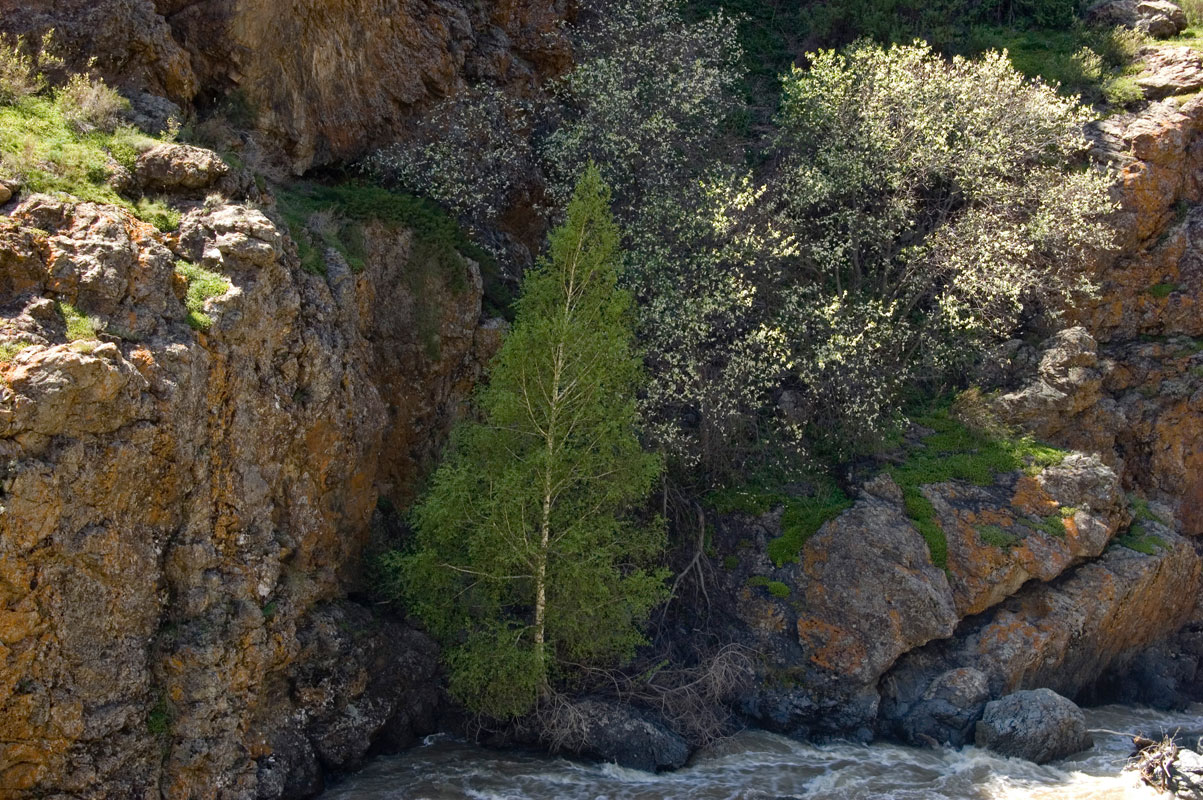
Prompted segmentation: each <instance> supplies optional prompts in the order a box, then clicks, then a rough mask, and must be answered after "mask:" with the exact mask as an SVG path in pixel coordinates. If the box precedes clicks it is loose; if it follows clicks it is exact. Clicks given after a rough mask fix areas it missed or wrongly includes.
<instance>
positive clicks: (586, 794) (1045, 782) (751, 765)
mask: <svg viewBox="0 0 1203 800" xmlns="http://www.w3.org/2000/svg"><path fill="white" fill-rule="evenodd" d="M1086 723H1087V727H1089V728H1092V729H1108V730H1113V731H1125V732H1133V733H1135V732H1140V733H1143V734H1145V735H1146V736H1158V737H1159V736H1160V735H1161V734H1162V733H1171V734H1172V733H1175V732H1181V734H1182V736H1183V737H1184V738H1186V737H1189V743H1190V744H1191V745H1192V746H1193V744H1194V742H1195V739H1196V738H1197V737H1198V736H1199V735H1200V734H1203V705H1196V706H1192V707H1191V708H1189V709H1187V710H1186V711H1185V712H1182V713H1164V712H1157V711H1150V710H1144V709H1137V708H1128V707H1124V706H1105V707H1102V708H1096V709H1090V710H1087V712H1086ZM1094 739H1095V746H1094V748H1093V749H1092V750H1090V751H1087V752H1085V753H1081V754H1079V755H1077V756H1074V757H1072V758H1069V759H1067V760H1065V761H1061V762H1057V763H1054V764H1049V765H1046V766H1036V765H1035V764H1031V763H1029V762H1026V761H1020V760H1017V759H1009V758H1002V757H999V756H997V755H994V754H992V753H990V752H987V751H985V750H981V749H978V748H975V747H966V748H964V749H961V750H919V749H915V748H910V747H902V746H898V745H893V744H885V743H878V744H871V745H853V744H830V745H811V744H803V743H800V742H795V741H792V740H790V739H786V738H783V737H781V736H775V735H773V734H771V733H765V732H762V731H746V732H744V733H741V734H738V735H736V736H734V737H732V738H730V739H727V740H725V741H723V742H721V743H719V744H718V745H716V746H714V747H712V748H710V749H708V750H705V751H703V752H701V753H699V754H698V755H697V756H695V757H694V759H693V761H692V762H691V763H690V765H689V766H687V767H686V768H685V769H682V770H680V771H678V772H673V773H665V774H660V775H651V774H647V773H642V772H636V771H633V770H627V769H623V768H621V767H617V766H614V765H612V764H592V763H584V762H578V761H573V760H569V759H566V758H557V757H553V756H546V755H535V754H529V753H522V752H517V751H494V750H486V749H484V748H481V747H477V746H474V745H470V744H466V743H464V742H460V741H456V740H455V739H452V738H450V737H446V736H433V737H430V738H428V739H427V740H426V742H425V744H424V745H423V746H421V747H418V748H415V749H413V750H410V751H408V752H406V753H403V754H401V755H399V756H393V757H389V758H382V759H380V760H378V761H376V762H374V763H372V764H371V765H369V767H368V768H367V769H365V770H364V771H362V772H360V773H358V774H356V775H354V776H351V777H350V778H348V779H346V780H345V781H344V782H342V783H341V784H338V785H336V786H334V787H333V788H332V789H331V790H330V791H328V792H327V793H326V794H325V795H323V796H322V800H459V799H460V798H471V799H472V800H778V798H782V799H784V798H808V799H809V798H815V800H1086V798H1089V799H1090V800H1138V798H1139V799H1140V800H1145V799H1147V800H1154V798H1164V797H1165V796H1164V795H1159V794H1157V793H1156V792H1155V791H1154V790H1152V789H1150V788H1148V787H1145V786H1142V785H1141V784H1140V781H1139V779H1138V778H1137V777H1136V775H1135V773H1133V772H1131V771H1125V770H1124V766H1125V764H1126V762H1127V758H1128V754H1129V752H1130V749H1131V747H1130V744H1131V743H1130V741H1129V740H1128V739H1126V738H1124V737H1121V736H1117V735H1113V734H1107V733H1095V734H1094Z"/></svg>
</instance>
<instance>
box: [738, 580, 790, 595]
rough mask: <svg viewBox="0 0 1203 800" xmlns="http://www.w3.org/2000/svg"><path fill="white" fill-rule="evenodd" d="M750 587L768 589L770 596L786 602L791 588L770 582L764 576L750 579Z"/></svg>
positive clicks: (778, 582)
mask: <svg viewBox="0 0 1203 800" xmlns="http://www.w3.org/2000/svg"><path fill="white" fill-rule="evenodd" d="M748 586H751V587H758V588H763V589H766V590H768V593H769V594H771V595H772V596H773V597H776V598H777V599H778V600H784V599H785V598H787V597H789V595H790V591H789V587H788V586H786V585H785V584H784V583H782V582H781V581H774V580H770V579H768V578H766V577H765V576H763V575H754V576H752V577H751V578H748Z"/></svg>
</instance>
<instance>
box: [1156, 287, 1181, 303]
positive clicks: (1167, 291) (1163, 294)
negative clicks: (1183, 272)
mask: <svg viewBox="0 0 1203 800" xmlns="http://www.w3.org/2000/svg"><path fill="white" fill-rule="evenodd" d="M1179 288H1181V287H1179V286H1178V284H1176V283H1158V284H1156V285H1154V286H1150V287H1149V288H1148V292H1149V294H1151V295H1153V296H1154V297H1156V298H1157V299H1159V300H1164V299H1165V298H1167V297H1169V296H1170V295H1171V294H1173V293H1174V292H1176V291H1178V289H1179Z"/></svg>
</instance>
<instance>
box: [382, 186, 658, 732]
mask: <svg viewBox="0 0 1203 800" xmlns="http://www.w3.org/2000/svg"><path fill="white" fill-rule="evenodd" d="M618 244H619V234H618V229H617V227H616V226H615V224H614V222H613V219H612V217H611V215H610V212H609V209H608V192H607V191H606V189H605V186H604V184H603V183H602V181H601V178H600V176H599V175H598V173H597V171H596V170H594V169H590V170H589V171H587V172H586V174H585V176H584V177H583V178H582V180H581V182H580V183H579V185H578V187H577V189H576V193H575V195H574V197H573V199H572V201H571V202H570V203H569V205H568V210H567V219H566V221H565V222H564V224H563V225H562V226H561V227H560V228H558V229H557V230H556V231H555V232H554V233H553V234H552V236H551V240H550V244H549V255H548V258H547V259H546V260H545V261H544V262H543V263H541V264H540V265H539V266H538V267H536V268H535V269H533V270H531V271H530V272H528V274H527V276H526V279H525V281H524V282H523V289H522V296H521V298H520V299H519V300H518V309H517V319H516V321H515V324H514V327H513V330H512V331H511V332H510V334H509V336H508V337H507V338H506V340H505V344H504V345H503V347H502V350H501V352H500V354H499V355H498V357H497V359H496V361H495V363H494V366H493V369H492V372H491V374H490V380H489V384H488V386H487V387H486V388H485V389H484V390H483V391H482V392H481V394H480V396H479V398H478V401H479V408H480V413H481V420H480V421H479V422H467V423H464V424H462V425H460V426H459V427H458V428H457V429H456V431H455V433H454V437H453V445H452V449H451V451H450V453H449V455H448V457H447V459H446V460H445V461H444V463H443V465H442V466H441V467H440V468H439V470H438V472H437V474H436V475H435V478H434V483H433V486H432V487H431V489H430V491H429V492H428V493H427V495H426V496H425V497H424V498H423V499H422V501H421V502H420V503H419V505H418V507H417V509H416V511H415V513H414V520H415V523H416V528H417V541H416V544H415V547H414V549H413V550H412V552H409V553H406V554H400V553H394V554H392V555H391V556H388V557H386V559H385V562H386V567H388V569H389V570H390V571H391V572H392V574H393V575H394V577H395V579H396V587H395V588H396V590H397V591H398V592H399V593H400V594H402V595H403V596H404V597H406V598H407V599H408V600H409V602H410V605H411V608H412V609H413V610H414V611H415V613H417V615H418V616H419V617H421V618H422V619H423V620H424V621H425V622H426V624H427V625H428V626H429V629H430V630H431V632H432V633H434V634H435V635H436V636H437V637H438V638H439V640H440V641H441V642H442V644H443V647H444V653H445V655H446V660H447V663H448V666H449V671H450V676H449V684H450V689H451V692H452V694H454V695H455V696H456V697H457V698H458V699H459V700H460V701H462V702H463V703H464V704H465V705H466V706H468V707H469V708H471V709H474V710H477V711H481V712H484V713H487V714H489V715H491V716H494V717H502V718H504V717H509V716H514V715H518V714H522V713H525V712H527V711H529V710H531V709H532V708H533V707H534V706H535V705H536V703H537V702H538V701H539V700H540V698H542V697H545V696H546V695H547V694H548V693H549V692H550V690H551V687H552V684H553V682H554V681H555V680H556V679H557V678H560V677H563V670H562V665H565V664H572V665H576V666H577V667H580V666H581V665H593V666H603V667H605V666H612V665H615V664H618V663H621V662H623V661H625V660H626V659H629V658H630V657H631V655H632V654H633V652H634V649H635V647H636V646H637V645H639V644H640V643H642V641H643V639H642V636H641V633H640V627H641V623H642V622H643V620H644V618H645V617H646V615H647V613H648V611H649V609H650V608H651V607H652V606H653V605H655V604H656V603H657V602H659V601H660V600H661V599H662V598H663V596H664V580H663V579H664V576H663V575H662V574H661V573H660V572H658V571H655V570H654V569H653V570H651V571H648V570H646V569H644V568H643V567H644V566H645V565H647V564H648V563H649V562H653V561H654V560H655V559H656V557H657V556H658V555H659V554H660V551H661V549H662V547H663V542H664V534H663V528H662V526H661V525H660V524H659V523H655V522H653V523H647V522H643V523H640V522H639V521H638V520H637V519H635V518H633V517H631V515H630V514H629V513H628V512H629V511H630V509H631V508H632V506H633V505H635V504H638V503H640V502H641V501H643V500H644V499H645V498H646V497H647V495H648V493H649V491H650V489H651V485H652V483H653V482H654V481H655V480H656V477H657V475H658V473H659V469H660V461H659V459H658V458H656V457H654V456H652V455H649V454H647V453H645V452H644V451H643V449H642V448H641V447H640V445H639V442H638V440H637V438H636V436H635V402H634V393H635V389H636V387H637V386H638V385H639V383H640V381H641V368H640V364H639V359H638V357H637V356H636V355H635V353H634V350H633V341H632V329H631V308H630V303H631V300H630V295H629V294H628V293H626V292H624V291H622V290H620V289H619V288H618V286H617V282H618V271H619V265H620V252H619V247H618Z"/></svg>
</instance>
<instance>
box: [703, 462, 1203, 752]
mask: <svg viewBox="0 0 1203 800" xmlns="http://www.w3.org/2000/svg"><path fill="white" fill-rule="evenodd" d="M923 491H924V494H925V495H926V497H927V498H928V500H929V502H930V503H931V504H932V507H933V508H934V509H935V513H936V516H937V519H938V521H939V524H940V525H941V527H942V528H943V530H944V531H945V533H946V536H947V539H948V568H947V571H944V570H941V569H939V568H937V567H935V566H934V565H933V564H932V560H931V556H930V554H929V552H928V546H927V543H926V542H925V541H924V539H923V537H922V536H921V535H920V533H919V531H918V530H917V529H916V528H915V527H914V525H913V523H912V522H911V520H910V519H909V518H908V517H907V516H906V513H905V510H904V503H903V496H902V492H901V491H900V490H899V488H898V487H897V486H896V485H895V484H894V483H893V481H891V480H890V479H889V478H888V477H885V476H881V477H878V478H877V479H875V480H873V481H871V482H869V483H868V484H867V485H866V486H865V489H864V490H863V491H862V493H861V495H860V497H859V498H858V499H857V502H856V504H855V505H854V506H853V507H852V508H851V509H850V510H849V511H847V512H845V513H844V514H842V515H841V516H839V517H838V518H837V519H835V520H833V521H831V522H829V523H827V524H826V525H824V526H823V527H822V528H821V529H820V530H819V532H818V533H817V534H815V535H814V536H813V537H811V538H810V539H809V540H807V542H806V544H805V545H804V547H803V549H802V552H801V554H800V559H799V563H798V564H796V565H793V564H788V565H785V566H783V567H776V566H775V565H774V564H773V563H772V562H771V561H770V560H769V559H768V557H767V555H765V552H766V548H767V543H768V541H769V540H770V539H772V538H775V536H776V535H777V534H778V533H779V531H780V525H781V522H780V519H781V518H780V512H779V511H778V512H776V513H775V514H770V515H767V516H766V517H763V518H761V519H760V520H756V521H754V522H750V521H749V520H748V519H747V518H739V517H736V518H729V519H724V520H722V521H720V522H719V523H718V524H717V526H716V533H715V537H714V543H715V547H716V548H717V550H718V551H719V552H720V553H733V555H732V556H731V558H730V560H729V562H728V567H727V568H726V569H723V570H721V571H720V575H721V577H720V587H721V588H720V589H719V590H718V591H714V592H711V596H712V597H714V598H715V603H716V606H717V607H716V608H715V609H712V610H711V614H712V615H713V616H715V617H718V618H720V619H722V620H724V622H723V623H722V628H721V631H722V635H723V636H724V637H727V638H729V639H734V640H735V641H738V642H740V643H741V644H744V645H745V646H747V647H748V648H749V649H751V650H753V651H756V652H758V653H760V654H761V655H762V658H763V662H764V663H765V665H766V667H765V671H764V675H763V683H762V688H761V689H759V690H758V691H756V692H755V693H753V694H751V695H748V696H746V697H745V698H744V699H743V702H742V706H743V707H742V709H741V710H742V712H743V713H744V714H745V715H746V716H747V717H750V718H751V719H753V720H754V721H755V722H756V724H759V725H762V726H765V727H768V728H770V729H771V730H776V731H779V732H783V733H787V734H790V735H794V736H800V737H805V736H824V735H841V736H847V735H853V736H858V737H860V738H865V739H867V738H871V737H872V735H873V732H874V729H875V727H876V726H877V725H878V719H879V716H880V715H881V712H882V709H881V699H882V697H883V694H884V696H885V697H886V699H887V700H891V701H892V696H891V694H890V691H889V690H888V688H887V690H886V691H885V692H884V693H883V689H882V685H881V684H882V681H883V676H888V675H889V674H891V672H890V671H891V668H892V667H893V666H894V665H895V664H896V663H897V662H898V661H899V659H900V658H903V657H905V654H907V653H909V652H914V651H920V652H921V651H922V649H923V646H924V645H925V644H927V643H929V642H934V641H940V640H947V639H949V637H953V635H954V632H956V631H957V626H958V623H959V622H960V621H961V620H962V619H963V618H964V617H966V616H969V615H972V614H977V613H979V612H981V611H984V610H985V609H988V608H993V607H996V606H997V605H998V604H1000V603H1003V602H1004V601H1006V600H1007V599H1008V598H1009V597H1010V596H1011V595H1012V594H1014V593H1015V592H1016V590H1018V589H1019V588H1020V587H1021V586H1023V585H1025V584H1026V583H1028V582H1031V581H1033V580H1034V581H1037V582H1039V581H1051V580H1053V579H1054V578H1057V577H1058V576H1061V575H1063V574H1065V573H1066V572H1067V571H1069V570H1070V568H1071V567H1072V566H1074V565H1076V564H1078V563H1080V562H1081V561H1083V560H1085V559H1088V558H1092V557H1095V556H1098V555H1099V554H1100V553H1101V552H1103V549H1104V548H1105V547H1106V546H1107V544H1108V542H1109V541H1110V540H1111V538H1112V536H1113V535H1114V534H1115V533H1116V532H1117V531H1118V530H1119V528H1120V527H1121V524H1122V522H1123V520H1124V516H1123V514H1124V512H1123V510H1122V508H1121V504H1120V493H1119V482H1118V478H1117V477H1116V475H1115V473H1114V472H1113V471H1112V470H1111V469H1110V468H1108V467H1106V466H1105V465H1103V464H1102V463H1101V462H1100V461H1099V460H1098V459H1096V458H1093V457H1088V456H1085V455H1074V456H1070V457H1069V458H1067V459H1066V460H1065V462H1064V463H1063V464H1062V465H1060V466H1057V467H1051V468H1049V469H1046V470H1044V471H1043V472H1042V473H1041V474H1040V475H1038V476H1037V477H1032V476H1029V475H1026V474H1023V473H1010V474H1006V475H1000V476H998V478H997V482H996V484H995V485H993V486H990V487H978V486H973V485H971V484H967V483H962V482H957V481H954V482H949V483H942V484H934V485H931V486H927V487H924V489H923ZM1063 508H1071V509H1073V512H1074V513H1073V514H1072V515H1070V516H1066V517H1063V516H1062V514H1061V509H1063ZM1050 516H1055V519H1056V520H1057V523H1058V529H1053V528H1051V526H1049V525H1048V523H1047V521H1046V520H1045V517H1050ZM984 526H992V527H995V528H998V529H1000V530H1006V531H1008V532H1009V533H1008V534H1007V535H1008V536H1011V537H1013V540H1014V541H1013V542H1010V546H1008V547H1001V546H999V545H998V544H997V543H990V542H988V541H985V540H983V538H982V535H981V529H982V528H983V527H984ZM1197 566H1198V565H1197V563H1196V564H1195V567H1196V569H1195V571H1194V572H1193V573H1191V575H1193V576H1194V578H1195V579H1196V580H1197V579H1198V569H1197ZM773 588H776V591H773ZM728 598H731V599H730V600H728ZM1068 639H1069V633H1068V632H1066V635H1065V637H1064V639H1061V640H1059V642H1058V644H1059V645H1062V646H1065V647H1068V644H1069V642H1068ZM929 646H931V647H935V646H936V645H929ZM941 663H944V664H946V665H947V666H945V668H944V669H942V670H941V673H942V677H941V680H940V681H932V680H928V681H925V682H924V683H923V685H922V687H916V688H917V689H918V691H917V692H916V694H915V695H914V696H913V698H910V697H908V700H913V702H908V703H907V704H906V707H905V708H902V707H900V706H898V705H897V704H893V705H891V706H890V708H889V709H887V711H888V714H887V717H888V719H890V720H891V721H896V720H902V718H904V717H907V718H908V719H909V721H903V722H900V723H899V724H901V725H902V727H904V728H907V730H908V731H909V733H906V732H904V734H903V735H906V736H908V738H910V739H911V740H913V741H918V742H924V741H927V740H926V739H925V738H924V737H929V738H930V739H934V740H936V741H941V742H942V741H945V740H948V741H957V740H961V741H963V740H964V737H965V736H966V734H967V731H968V730H969V729H971V727H972V724H973V723H974V722H975V721H976V717H977V714H978V713H980V705H984V703H985V702H986V700H988V699H989V697H991V696H994V694H993V692H995V691H996V690H997V688H998V686H999V683H998V682H993V683H992V682H991V681H990V680H989V678H990V673H989V672H988V671H987V670H983V669H981V668H980V667H979V666H978V665H976V664H969V663H966V664H964V665H961V664H959V663H956V664H954V663H952V662H951V660H946V661H945V662H941ZM962 666H964V667H968V668H970V669H969V671H960V672H955V674H947V675H944V674H943V673H947V672H949V670H950V669H951V670H954V671H955V670H959V669H960V668H961V667H962ZM982 676H986V677H985V678H983V677H982ZM886 680H887V681H888V680H890V679H889V678H886ZM885 685H886V686H887V687H888V683H887V684H885ZM919 703H927V706H926V707H925V710H923V711H922V712H921V713H918V714H916V713H913V706H914V705H915V704H919ZM975 704H976V705H977V706H978V708H976V709H973V710H970V711H969V712H968V713H966V711H965V708H966V707H971V706H974V705H975ZM925 715H926V717H932V716H934V717H937V718H940V719H941V720H943V721H941V722H940V723H939V725H937V726H934V727H933V725H932V724H931V723H930V721H927V720H926V717H925ZM921 717H923V719H921ZM891 724H892V723H891ZM908 726H909V727H908Z"/></svg>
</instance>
